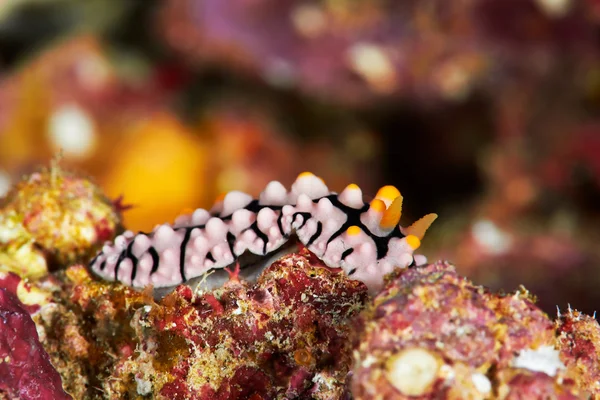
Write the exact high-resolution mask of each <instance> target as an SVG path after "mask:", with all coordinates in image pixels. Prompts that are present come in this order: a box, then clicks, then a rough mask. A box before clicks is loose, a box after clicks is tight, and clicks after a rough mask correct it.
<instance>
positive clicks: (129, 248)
mask: <svg viewBox="0 0 600 400" xmlns="http://www.w3.org/2000/svg"><path fill="white" fill-rule="evenodd" d="M134 242H135V240H132V241H131V242H130V243H129V246H127V257H129V258H130V259H131V264H133V268H131V282H132V283H133V280H134V279H135V275H136V274H137V265H138V258H137V257H136V256H134V255H133V243H134Z"/></svg>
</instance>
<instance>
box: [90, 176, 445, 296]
mask: <svg viewBox="0 0 600 400" xmlns="http://www.w3.org/2000/svg"><path fill="white" fill-rule="evenodd" d="M401 211H402V196H401V195H400V192H398V190H397V189H396V188H394V187H393V186H384V187H382V188H381V189H380V190H379V192H378V193H377V195H376V197H375V199H374V200H373V201H371V203H370V204H369V203H366V202H365V201H364V200H363V195H362V192H361V190H360V188H359V187H358V186H356V185H354V184H351V185H348V186H347V187H346V189H344V190H343V191H342V192H341V193H340V194H336V193H333V192H330V191H329V189H328V188H327V186H326V185H325V183H324V182H323V181H322V180H321V179H320V178H318V177H317V176H315V175H313V174H311V173H309V172H305V173H302V174H300V175H299V176H298V178H297V179H296V181H295V182H294V184H293V185H292V187H291V190H290V191H289V192H288V191H287V190H286V188H285V187H284V186H283V185H282V184H281V183H279V182H275V181H273V182H271V183H269V184H268V185H267V187H266V188H265V189H264V191H263V192H262V193H261V194H260V196H259V197H258V199H253V198H252V197H251V196H250V195H248V194H245V193H242V192H237V191H233V192H229V193H228V194H227V195H226V196H225V197H224V198H222V199H221V200H218V201H217V202H216V203H215V205H214V206H213V207H212V209H211V210H210V211H206V210H203V209H198V210H196V211H194V212H193V213H192V214H189V215H182V216H180V217H178V218H177V219H176V220H175V223H174V224H173V225H169V224H163V225H158V226H156V227H155V228H154V230H153V231H152V232H150V233H141V232H140V233H138V234H134V233H133V232H131V231H127V232H125V233H123V234H122V235H119V236H118V237H117V238H115V240H114V242H113V243H106V244H105V245H104V247H103V248H102V251H100V252H99V253H98V255H97V256H96V257H95V258H94V259H93V260H92V261H91V262H90V267H91V269H92V271H94V272H95V273H96V274H97V275H99V276H100V277H102V278H104V279H106V280H110V281H119V282H122V283H123V284H125V285H129V286H133V287H136V288H143V287H145V286H147V285H153V286H154V287H155V288H165V287H171V286H175V285H178V284H181V283H184V282H186V281H188V280H190V279H192V278H196V277H200V276H202V275H204V274H206V273H207V272H209V271H211V270H215V269H222V268H225V267H228V266H230V265H231V264H233V263H234V262H235V261H236V260H237V259H238V258H239V257H240V256H241V255H242V254H244V253H246V252H249V253H253V254H256V255H258V256H266V255H268V254H270V253H272V252H274V251H276V250H277V249H279V248H280V247H281V246H283V245H284V244H285V243H286V242H288V240H289V239H290V237H291V236H292V235H294V234H295V235H296V236H297V238H298V240H299V241H300V242H301V243H302V244H304V245H305V246H306V247H307V248H308V249H309V250H310V251H311V252H313V253H314V254H315V255H316V256H317V257H319V258H320V259H321V260H323V262H324V263H325V264H326V265H328V266H329V267H332V268H342V269H343V270H344V271H345V273H346V274H348V276H350V277H352V278H353V279H358V280H360V281H363V282H364V283H365V284H366V285H367V286H368V287H369V290H370V291H371V292H376V291H378V290H380V289H381V287H382V285H383V276H384V275H385V274H387V273H389V272H391V271H392V270H393V269H394V268H398V267H399V268H405V267H408V266H410V265H414V264H415V258H414V257H413V252H414V250H416V249H417V248H418V247H419V245H420V240H421V239H422V237H423V235H424V233H425V231H426V230H427V228H429V226H430V225H431V223H432V222H433V220H435V218H436V217H437V215H435V214H428V215H426V216H425V217H423V218H421V219H420V220H419V221H417V222H415V223H414V224H413V225H412V226H410V227H408V228H402V227H400V226H399V225H398V222H399V220H400V216H401ZM419 261H422V262H424V261H423V257H422V256H421V257H419ZM419 264H420V263H419Z"/></svg>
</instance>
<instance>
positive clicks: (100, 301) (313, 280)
mask: <svg viewBox="0 0 600 400" xmlns="http://www.w3.org/2000/svg"><path fill="white" fill-rule="evenodd" d="M238 273H239V271H237V270H233V271H231V279H230V280H229V281H228V282H227V283H226V284H225V285H224V286H223V287H221V288H219V289H216V290H213V291H208V292H199V293H194V292H193V291H192V290H191V289H190V288H189V287H188V286H185V285H181V286H179V287H177V289H176V290H175V291H173V292H172V293H171V294H169V295H167V296H166V297H164V298H163V299H162V300H160V301H159V302H155V301H154V300H153V298H152V293H151V291H145V292H139V291H136V290H134V289H132V288H129V287H126V286H123V285H116V286H115V285H114V284H110V283H106V282H97V281H93V280H91V277H90V275H89V273H88V272H87V271H86V270H85V269H84V268H83V267H81V266H76V267H72V268H69V269H68V270H67V271H66V274H65V275H66V279H65V287H64V288H63V290H62V292H61V295H60V296H62V298H60V299H57V302H56V303H54V304H52V306H46V307H42V310H41V311H40V312H39V313H38V314H36V316H35V319H36V322H37V323H38V326H39V329H40V330H41V331H42V332H43V334H41V335H42V336H43V338H44V339H43V340H44V345H45V346H46V348H47V349H48V352H49V353H50V355H51V357H52V361H53V362H54V364H55V365H57V368H58V369H59V371H60V372H61V374H62V376H63V377H64V380H65V387H66V388H67V390H69V391H70V392H71V393H73V395H74V396H76V397H78V398H83V397H86V398H138V397H141V396H148V395H152V396H154V398H159V399H207V400H208V399H211V400H213V399H253V400H259V399H265V400H266V399H274V398H286V399H304V398H313V399H339V398H344V396H346V395H348V382H347V379H348V371H349V368H350V365H351V363H352V341H351V340H350V339H349V338H350V335H351V330H352V327H351V325H350V321H351V319H352V317H354V316H355V315H357V314H358V313H359V312H360V311H361V310H362V308H363V307H364V305H365V303H366V301H367V299H368V292H367V287H366V286H365V285H364V284H363V283H362V282H360V281H356V280H352V279H349V278H348V277H347V276H346V274H344V273H343V271H341V270H334V269H330V268H327V267H326V266H325V265H324V264H323V263H322V262H321V261H320V260H319V259H318V258H317V257H315V256H314V255H312V254H311V253H310V252H308V251H307V250H306V249H303V250H301V251H300V252H298V253H293V254H290V255H287V256H285V257H283V258H281V259H279V260H278V261H276V262H275V263H274V264H272V265H271V266H270V267H268V268H267V269H266V270H264V271H263V272H262V274H261V275H260V276H259V278H258V280H257V282H256V283H255V284H249V283H247V282H244V281H242V280H240V279H239V278H238V275H237V274H238Z"/></svg>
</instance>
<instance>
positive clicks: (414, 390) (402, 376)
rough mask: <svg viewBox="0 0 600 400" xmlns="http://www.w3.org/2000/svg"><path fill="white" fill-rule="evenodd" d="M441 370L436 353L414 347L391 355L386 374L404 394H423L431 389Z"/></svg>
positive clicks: (393, 384)
mask: <svg viewBox="0 0 600 400" xmlns="http://www.w3.org/2000/svg"><path fill="white" fill-rule="evenodd" d="M439 370H440V362H439V360H438V358H437V357H436V356H435V355H434V354H432V353H431V352H429V351H427V350H425V349H420V348H413V349H407V350H402V351H401V352H399V353H397V354H395V355H393V356H391V357H390V358H389V359H388V360H387V362H386V371H385V376H386V378H387V380H388V381H389V382H390V384H391V385H392V386H394V387H395V388H396V389H398V391H399V392H401V393H402V394H404V395H406V396H421V395H423V394H425V393H427V392H428V391H429V390H430V388H431V387H432V384H433V383H434V382H435V380H436V378H437V376H438V372H439Z"/></svg>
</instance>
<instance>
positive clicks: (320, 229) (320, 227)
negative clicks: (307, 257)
mask: <svg viewBox="0 0 600 400" xmlns="http://www.w3.org/2000/svg"><path fill="white" fill-rule="evenodd" d="M321 233H323V224H322V223H321V221H319V222H317V230H316V231H315V233H314V234H313V235H312V236H311V237H310V239H308V242H306V247H310V246H311V245H312V244H313V243H314V242H315V240H317V239H318V238H319V236H321Z"/></svg>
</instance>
